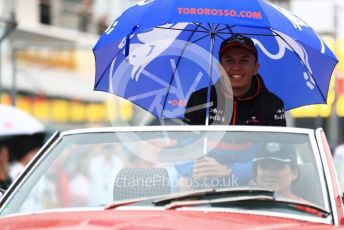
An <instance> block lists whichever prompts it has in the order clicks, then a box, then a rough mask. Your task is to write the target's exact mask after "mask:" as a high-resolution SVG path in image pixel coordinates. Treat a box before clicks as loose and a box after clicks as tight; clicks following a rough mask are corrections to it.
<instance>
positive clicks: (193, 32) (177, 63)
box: [161, 23, 200, 116]
mask: <svg viewBox="0 0 344 230" xmlns="http://www.w3.org/2000/svg"><path fill="white" fill-rule="evenodd" d="M195 25H196V28H195V30H193V31H192V33H191V35H190V37H189V38H188V39H187V40H186V42H185V46H184V48H183V50H182V52H181V54H180V56H179V58H178V60H177V62H176V67H175V69H174V70H173V74H172V77H171V80H170V84H169V87H168V89H167V92H169V91H170V88H171V85H172V81H173V76H174V75H175V72H176V71H177V69H178V65H179V63H180V60H181V57H182V55H183V53H184V51H185V48H186V46H187V45H188V43H189V42H190V40H191V38H192V36H193V35H194V34H195V32H196V31H197V28H198V27H199V26H200V23H199V24H198V25H197V24H195ZM166 102H167V97H166V98H165V101H164V104H163V108H165V106H166ZM161 116H162V115H161Z"/></svg>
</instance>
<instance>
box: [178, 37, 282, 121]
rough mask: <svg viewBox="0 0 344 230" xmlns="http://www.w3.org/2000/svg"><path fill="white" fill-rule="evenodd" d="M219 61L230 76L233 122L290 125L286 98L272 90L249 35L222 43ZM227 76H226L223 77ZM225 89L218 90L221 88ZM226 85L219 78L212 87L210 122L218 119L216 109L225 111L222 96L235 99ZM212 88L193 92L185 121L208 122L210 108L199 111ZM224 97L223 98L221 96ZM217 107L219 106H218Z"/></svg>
mask: <svg viewBox="0 0 344 230" xmlns="http://www.w3.org/2000/svg"><path fill="white" fill-rule="evenodd" d="M219 60H220V64H221V65H222V67H223V69H224V71H225V72H226V75H227V76H226V77H228V78H229V81H230V84H231V86H232V91H233V96H234V98H233V105H234V108H233V113H232V114H225V116H230V115H232V117H231V121H230V123H229V124H231V125H270V126H286V120H285V115H284V104H283V101H282V100H281V99H280V98H279V97H278V96H276V95H275V94H273V93H271V92H270V91H269V90H268V89H267V88H266V87H265V84H264V82H263V79H262V78H261V76H260V75H259V73H258V70H259V66H260V64H259V62H258V52H257V48H256V47H255V45H254V43H253V41H252V40H251V39H250V38H248V37H245V36H242V35H239V34H235V35H233V36H232V37H230V38H228V39H226V40H224V41H223V42H222V43H221V46H220V50H219ZM222 77H225V76H222ZM219 89H221V90H220V91H221V92H216V90H219ZM222 89H224V86H223V85H221V81H218V82H217V83H216V84H215V85H214V86H212V87H211V93H210V104H212V106H211V108H210V109H209V111H210V113H209V124H212V123H213V122H214V118H216V117H217V116H216V115H217V114H215V113H216V111H221V109H219V107H221V106H222V105H221V103H218V102H220V101H221V99H224V100H226V97H227V100H232V98H231V97H228V96H227V95H226V93H225V92H223V90H222ZM207 92H208V87H205V88H202V89H200V90H198V91H195V92H194V93H192V94H191V96H190V98H189V100H188V103H187V106H186V112H185V114H184V122H185V123H186V124H189V125H204V124H205V120H206V108H204V106H203V108H202V109H199V110H195V109H193V108H197V107H198V106H201V107H202V105H205V104H207V103H206V102H207ZM218 96H221V97H223V98H221V99H220V98H217V97H218ZM216 108H217V109H216Z"/></svg>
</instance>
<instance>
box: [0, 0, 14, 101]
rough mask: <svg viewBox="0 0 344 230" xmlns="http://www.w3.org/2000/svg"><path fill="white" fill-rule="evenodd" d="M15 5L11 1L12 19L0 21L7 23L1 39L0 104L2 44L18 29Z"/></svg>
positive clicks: (0, 61)
mask: <svg viewBox="0 0 344 230" xmlns="http://www.w3.org/2000/svg"><path fill="white" fill-rule="evenodd" d="M14 5H15V1H11V6H10V7H9V9H10V10H11V11H10V19H9V20H8V19H0V21H4V22H5V31H4V33H3V34H2V35H1V37H0V103H1V99H2V97H1V93H2V43H3V41H4V40H5V38H7V37H8V36H9V35H10V34H11V33H12V32H13V31H14V30H15V29H16V28H17V21H16V17H15V13H14Z"/></svg>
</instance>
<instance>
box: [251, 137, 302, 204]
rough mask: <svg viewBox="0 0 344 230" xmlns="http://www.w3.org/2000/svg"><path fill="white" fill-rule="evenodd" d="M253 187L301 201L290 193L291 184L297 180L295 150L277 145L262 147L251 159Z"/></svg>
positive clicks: (270, 144) (297, 171) (271, 144)
mask: <svg viewBox="0 0 344 230" xmlns="http://www.w3.org/2000/svg"><path fill="white" fill-rule="evenodd" d="M253 174H254V180H253V181H252V182H253V183H252V184H254V185H257V186H259V187H263V188H267V189H271V190H274V191H275V192H276V194H277V195H278V196H282V197H285V198H290V199H296V200H302V199H303V198H301V197H298V196H296V195H294V194H293V193H292V184H293V182H294V181H295V180H296V179H297V178H298V175H299V170H298V166H297V156H296V152H295V149H294V148H292V146H290V147H289V148H288V147H286V146H282V145H281V144H279V143H268V144H266V145H264V146H263V148H262V149H261V150H260V152H259V153H258V154H257V156H256V157H255V158H254V159H253Z"/></svg>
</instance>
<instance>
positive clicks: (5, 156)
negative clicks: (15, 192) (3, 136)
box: [0, 140, 12, 190]
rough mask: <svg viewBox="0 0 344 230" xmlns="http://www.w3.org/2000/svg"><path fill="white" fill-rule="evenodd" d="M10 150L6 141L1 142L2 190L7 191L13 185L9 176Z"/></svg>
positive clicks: (0, 167)
mask: <svg viewBox="0 0 344 230" xmlns="http://www.w3.org/2000/svg"><path fill="white" fill-rule="evenodd" d="M8 169H9V149H8V146H7V144H6V140H0V189H3V190H6V189H7V188H8V187H9V186H10V185H11V183H12V179H11V178H10V176H9V175H8Z"/></svg>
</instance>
